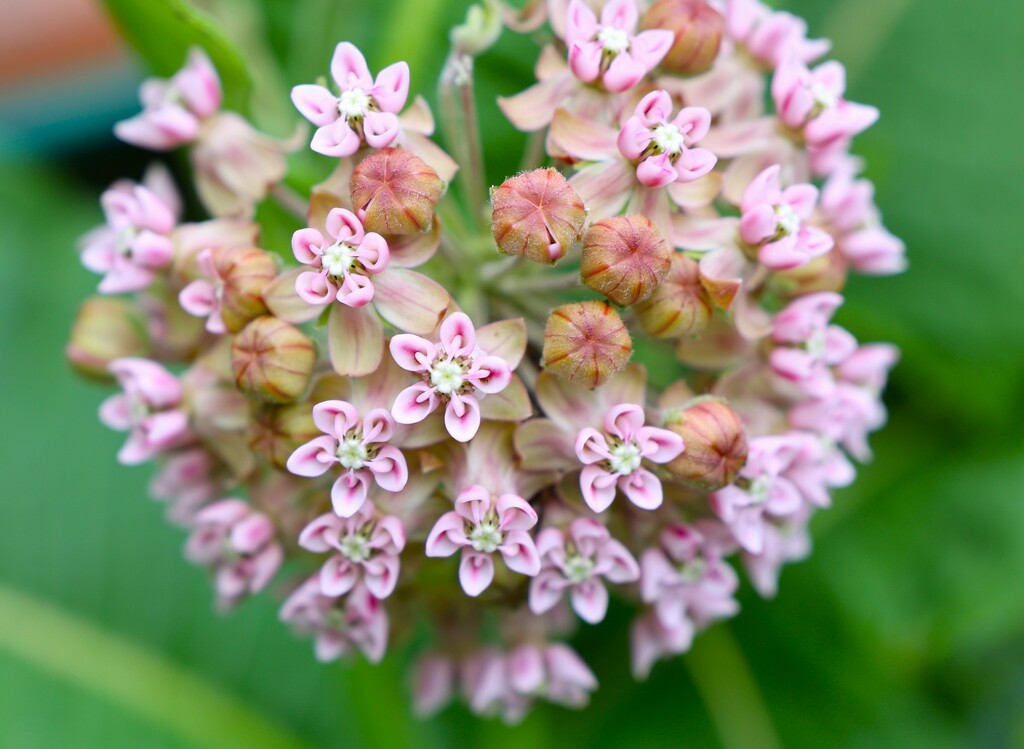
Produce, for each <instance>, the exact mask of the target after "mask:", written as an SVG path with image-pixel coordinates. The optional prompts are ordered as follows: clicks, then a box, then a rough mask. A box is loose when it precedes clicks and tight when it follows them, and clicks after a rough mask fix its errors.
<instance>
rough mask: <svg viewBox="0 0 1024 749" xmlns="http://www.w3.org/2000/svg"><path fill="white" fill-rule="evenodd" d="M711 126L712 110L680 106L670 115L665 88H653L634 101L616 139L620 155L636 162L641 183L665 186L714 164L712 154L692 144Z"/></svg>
mask: <svg viewBox="0 0 1024 749" xmlns="http://www.w3.org/2000/svg"><path fill="white" fill-rule="evenodd" d="M670 117H671V119H669V118H670ZM710 127H711V112H709V111H708V110H707V109H705V108H704V107H683V108H682V109H680V110H679V112H678V113H677V114H676V116H675V117H672V98H671V97H670V96H669V94H668V92H667V91H652V92H651V93H649V94H647V96H645V97H644V98H643V99H641V100H640V103H639V104H637V105H636V109H634V110H633V116H632V117H630V118H629V119H628V120H626V122H625V124H624V125H623V126H622V129H621V130H620V131H619V136H618V140H617V142H618V146H619V151H620V152H621V153H622V155H623V156H625V157H626V158H627V159H630V160H632V161H635V162H637V166H636V177H637V179H638V180H639V181H640V183H641V184H642V185H645V186H647V187H664V186H665V185H668V184H671V183H672V182H675V181H677V180H678V181H680V182H693V181H694V180H696V179H700V178H701V177H703V176H704V175H705V174H707V173H708V172H710V171H711V170H712V169H713V168H714V166H715V163H716V162H717V161H718V159H717V158H716V157H715V155H714V154H713V153H711V151H709V150H707V149H706V148H694V147H693V145H694V144H695V143H696V142H697V141H699V140H700V139H701V138H703V137H704V136H705V135H707V133H708V128H710Z"/></svg>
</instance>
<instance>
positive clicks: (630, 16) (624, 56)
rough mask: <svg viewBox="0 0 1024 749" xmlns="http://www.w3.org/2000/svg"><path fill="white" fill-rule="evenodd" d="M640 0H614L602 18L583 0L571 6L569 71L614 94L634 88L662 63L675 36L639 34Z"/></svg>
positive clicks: (567, 31)
mask: <svg viewBox="0 0 1024 749" xmlns="http://www.w3.org/2000/svg"><path fill="white" fill-rule="evenodd" d="M639 17H640V12H639V10H638V9H637V5H636V0H610V2H608V3H606V4H605V6H604V7H603V8H602V9H601V18H600V21H599V20H598V18H597V16H596V15H594V11H592V10H591V9H590V8H589V7H588V6H587V5H586V4H584V3H583V2H581V1H580V0H572V1H571V2H570V3H569V11H568V16H567V18H566V24H565V43H566V46H568V47H569V68H570V69H571V70H572V72H573V75H575V76H576V77H577V78H578V79H580V80H581V81H583V82H584V83H594V82H597V81H600V83H601V85H603V86H604V88H605V89H607V90H608V91H611V92H612V93H621V92H623V91H626V90H628V89H631V88H633V86H635V85H636V84H638V83H639V82H640V81H641V79H642V78H643V77H644V76H645V75H647V74H648V73H649V72H650V71H651V70H653V69H654V67H655V66H656V65H657V64H658V63H659V62H661V60H662V58H663V57H665V55H666V54H668V51H669V48H670V47H671V46H672V39H673V35H672V32H671V31H666V30H664V29H652V30H650V31H641V32H640V33H637V31H636V27H637V22H638V21H639Z"/></svg>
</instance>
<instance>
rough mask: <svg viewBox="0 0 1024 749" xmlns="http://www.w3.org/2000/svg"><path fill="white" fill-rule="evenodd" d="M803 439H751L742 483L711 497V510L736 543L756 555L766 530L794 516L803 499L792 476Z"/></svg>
mask: <svg viewBox="0 0 1024 749" xmlns="http://www.w3.org/2000/svg"><path fill="white" fill-rule="evenodd" d="M803 450H804V444H803V442H802V440H801V438H800V437H799V436H797V435H794V434H792V433H786V434H779V435H771V436H767V437H756V438H754V439H752V440H750V444H749V450H748V453H747V463H746V465H745V466H743V469H742V470H741V471H740V480H741V482H742V484H743V485H744V486H745V488H741V487H740V485H739V484H731V485H729V486H727V487H725V488H723V489H719V490H718V491H716V492H714V493H713V494H712V495H711V497H710V503H711V509H713V510H714V511H715V513H716V514H717V515H718V517H719V518H721V519H722V522H723V523H725V524H726V525H727V526H728V527H729V529H730V530H731V531H732V533H733V535H734V536H735V537H736V540H737V541H738V542H739V544H740V546H742V547H743V548H744V549H746V550H747V551H750V552H752V553H754V554H758V553H760V552H761V549H762V548H763V547H764V529H765V526H766V525H767V524H768V523H769V522H770V521H771V520H772V519H777V518H788V517H791V516H792V515H795V514H796V513H797V512H798V511H799V510H800V508H801V507H802V506H803V504H804V499H805V498H804V496H803V494H802V493H801V492H800V489H799V488H798V487H797V485H796V483H794V481H793V479H792V477H791V476H790V475H789V471H790V469H791V468H792V467H793V466H794V464H796V463H798V461H799V460H800V459H801V457H802V456H803V455H804V453H803Z"/></svg>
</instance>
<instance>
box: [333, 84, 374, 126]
mask: <svg viewBox="0 0 1024 749" xmlns="http://www.w3.org/2000/svg"><path fill="white" fill-rule="evenodd" d="M369 108H370V95H369V94H368V93H366V92H365V91H363V90H362V89H361V88H354V89H352V90H351V91H342V92H341V96H339V97H338V114H340V115H341V116H342V117H344V118H345V119H346V120H352V119H356V118H357V117H365V116H366V112H367V111H368V110H369Z"/></svg>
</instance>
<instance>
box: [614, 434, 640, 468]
mask: <svg viewBox="0 0 1024 749" xmlns="http://www.w3.org/2000/svg"><path fill="white" fill-rule="evenodd" d="M609 452H610V453H611V456H612V457H611V460H609V461H608V462H609V464H610V465H611V468H612V470H613V471H614V472H615V473H617V474H619V475H620V476H628V475H629V474H631V473H632V472H633V471H635V470H636V469H637V468H639V467H640V448H639V447H637V446H636V445H635V444H634V443H632V442H626V443H624V444H621V445H616V446H615V447H613V448H612V449H611V450H609Z"/></svg>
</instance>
